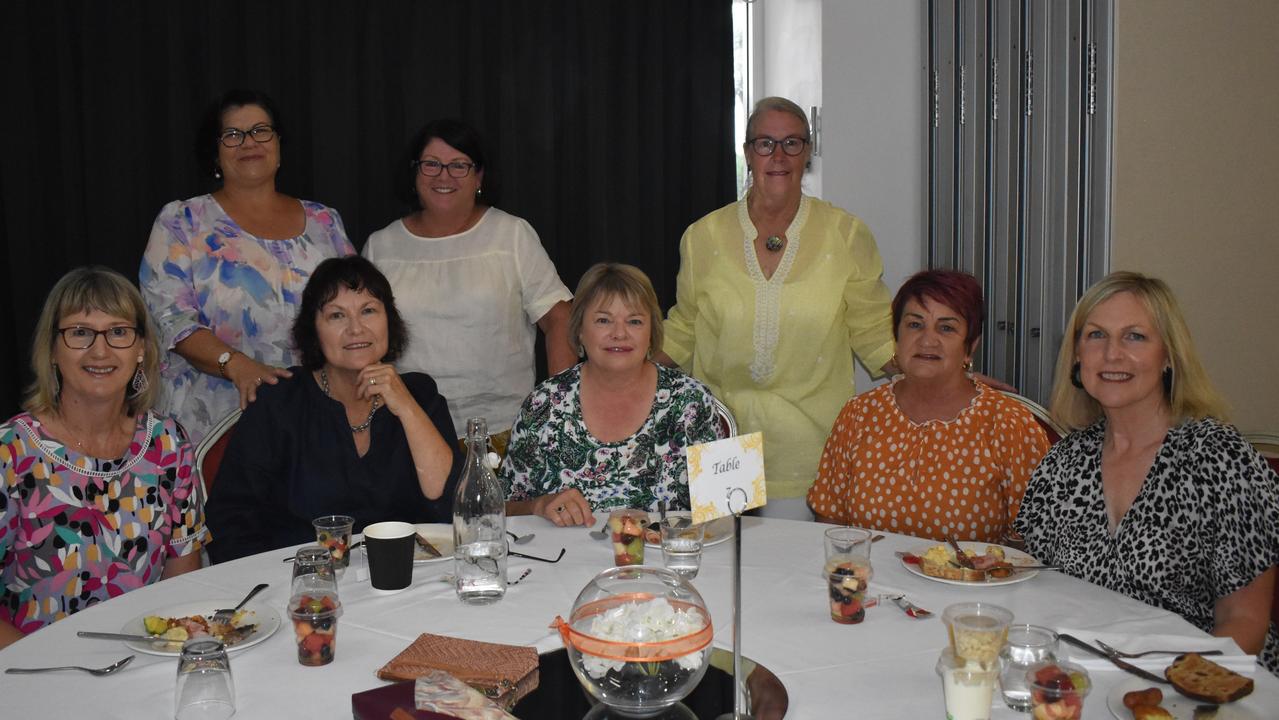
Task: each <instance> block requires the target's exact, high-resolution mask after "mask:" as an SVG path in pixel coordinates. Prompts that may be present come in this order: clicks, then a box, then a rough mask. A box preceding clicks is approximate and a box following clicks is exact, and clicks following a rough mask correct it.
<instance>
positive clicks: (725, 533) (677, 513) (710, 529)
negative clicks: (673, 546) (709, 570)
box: [644, 510, 733, 550]
mask: <svg viewBox="0 0 1279 720" xmlns="http://www.w3.org/2000/svg"><path fill="white" fill-rule="evenodd" d="M690 515H692V513H691V512H688V511H687V510H672V511H671V512H668V513H666V517H689V516H690ZM655 522H657V514H656V513H649V523H648V524H649V527H652V526H653V523H655ZM732 537H733V516H732V515H726V516H724V517H722V518H716V519H714V520H712V521H710V522H708V523H706V539H705V540H704V541H703V542H702V547H704V548H706V547H710V546H712V545H718V544H720V543H722V542H724V541H726V540H729V539H731V538H732ZM644 547H651V548H657V549H658V550H661V549H662V544H661V543H660V542H648V538H645V539H644Z"/></svg>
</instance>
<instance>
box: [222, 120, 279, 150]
mask: <svg viewBox="0 0 1279 720" xmlns="http://www.w3.org/2000/svg"><path fill="white" fill-rule="evenodd" d="M246 137H251V138H253V142H256V143H268V142H271V140H272V138H274V137H275V128H273V127H271V126H270V125H254V126H253V127H251V128H249V129H248V130H241V129H239V128H227V129H226V130H223V131H222V134H221V135H219V136H218V142H220V143H222V147H229V148H233V147H240V146H241V145H243V144H244V138H246Z"/></svg>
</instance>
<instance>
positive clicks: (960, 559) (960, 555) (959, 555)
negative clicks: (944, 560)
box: [946, 535, 977, 570]
mask: <svg viewBox="0 0 1279 720" xmlns="http://www.w3.org/2000/svg"><path fill="white" fill-rule="evenodd" d="M946 542H948V543H950V546H951V547H952V548H954V549H955V562H956V563H958V564H959V566H960V567H965V568H968V569H969V570H976V569H977V566H976V565H973V561H972V560H969V559H968V556H967V555H966V554H964V549H963V548H961V547H959V543H958V542H957V541H956V540H955V536H954V535H947V536H946Z"/></svg>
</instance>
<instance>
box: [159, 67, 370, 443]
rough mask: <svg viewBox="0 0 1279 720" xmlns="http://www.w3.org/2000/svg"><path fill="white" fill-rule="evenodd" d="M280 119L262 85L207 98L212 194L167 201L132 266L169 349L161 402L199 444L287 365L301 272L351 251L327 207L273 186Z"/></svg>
mask: <svg viewBox="0 0 1279 720" xmlns="http://www.w3.org/2000/svg"><path fill="white" fill-rule="evenodd" d="M282 130H283V127H282V124H281V121H280V116H279V113H278V112H277V111H276V109H275V104H274V103H273V102H272V101H271V99H270V98H268V97H267V96H265V95H263V94H261V93H257V92H252V91H246V90H232V91H231V92H228V93H227V94H226V95H225V96H223V98H222V100H221V101H220V102H219V103H217V104H216V105H215V106H214V107H213V108H211V109H210V111H209V113H208V116H207V117H206V118H205V121H204V123H203V125H202V127H201V130H200V133H199V135H198V136H197V137H198V139H197V148H198V150H199V152H200V153H201V156H202V157H203V158H204V159H205V161H206V162H207V163H208V169H209V171H210V172H211V173H212V175H213V177H214V178H216V179H219V180H221V181H222V187H221V189H219V190H217V191H216V192H214V193H213V194H211V195H201V196H199V197H194V198H191V199H190V200H177V201H174V202H171V203H169V204H168V205H165V206H164V208H163V209H162V210H161V211H160V215H159V216H158V217H157V218H156V220H155V226H154V227H153V228H152V230H151V239H150V241H149V242H148V243H147V249H146V253H145V254H144V255H143V258H142V267H141V268H140V270H139V272H138V279H139V283H140V285H141V286H142V293H143V295H144V296H145V298H146V301H147V306H148V307H149V308H150V310H151V314H152V316H153V317H154V318H155V321H156V324H157V325H158V326H159V330H160V343H161V346H162V347H163V348H165V349H166V350H168V351H170V352H169V353H168V357H167V359H166V362H165V364H164V367H163V370H162V378H161V381H162V384H163V390H164V397H163V398H162V400H161V403H162V407H161V409H162V410H164V411H165V412H167V413H169V414H172V415H174V416H175V417H177V418H178V419H179V420H180V421H181V422H182V424H183V426H185V427H186V429H187V431H188V432H189V433H190V435H191V440H192V442H194V443H198V442H199V441H200V440H201V439H202V438H203V437H204V436H205V435H206V434H207V433H208V431H209V429H210V428H211V427H213V426H214V425H216V424H217V423H218V421H220V420H221V419H222V418H223V417H225V416H226V415H227V414H228V413H230V412H231V411H232V410H235V409H236V408H239V409H241V410H242V409H244V408H245V406H246V405H247V404H248V403H250V402H253V400H255V399H256V397H257V388H258V387H259V386H260V385H261V384H262V383H267V384H271V385H274V384H275V383H276V382H277V381H278V379H279V378H282V377H289V371H288V370H287V369H286V368H289V367H291V366H293V365H296V364H297V361H298V358H297V353H296V352H295V351H294V350H293V348H292V347H291V346H290V341H289V329H290V327H291V326H292V324H293V318H294V317H295V316H296V315H297V307H298V302H299V298H300V297H301V295H302V288H303V287H305V286H306V281H307V278H309V277H310V275H311V271H312V270H314V269H315V266H317V265H319V264H320V263H321V262H323V261H324V260H325V259H327V258H331V257H340V256H343V255H351V254H354V252H355V249H354V248H353V247H351V242H350V241H349V240H347V237H346V231H345V230H343V228H342V220H341V218H339V217H338V214H337V212H336V211H335V210H332V209H330V208H327V207H325V206H323V205H321V204H319V203H314V202H307V201H299V200H297V199H296V198H292V197H289V196H288V195H285V194H283V193H280V192H278V191H277V190H276V189H275V176H276V172H277V171H278V170H279V168H280V140H281V137H282V135H281V133H282Z"/></svg>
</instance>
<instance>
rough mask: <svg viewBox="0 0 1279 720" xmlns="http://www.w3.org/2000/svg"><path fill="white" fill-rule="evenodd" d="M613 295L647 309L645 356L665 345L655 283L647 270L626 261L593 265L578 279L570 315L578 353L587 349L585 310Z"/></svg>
mask: <svg viewBox="0 0 1279 720" xmlns="http://www.w3.org/2000/svg"><path fill="white" fill-rule="evenodd" d="M614 297H620V298H622V301H623V302H625V303H626V304H627V305H629V306H631V307H632V308H635V309H638V310H640V311H642V312H645V313H648V323H649V331H648V352H647V354H646V357H650V358H651V357H652V356H653V353H654V352H657V351H658V350H660V349H661V347H662V338H663V332H662V308H661V306H660V305H658V304H657V293H656V292H654V291H653V283H652V282H650V281H649V279H648V276H647V275H645V274H644V271H643V270H640V269H639V268H637V267H635V266H634V265H625V264H623V263H598V264H596V265H593V266H592V267H591V269H590V270H587V271H586V273H585V274H583V275H582V279H581V281H579V282H578V283H577V292H575V293H573V311H572V312H571V313H569V316H568V339H569V342H570V343H572V344H573V349H574V350H575V351H577V354H578V356H579V357H581V356H582V355H583V354H584V353H585V352H586V350H585V348H583V347H582V322H583V321H584V319H585V318H586V313H587V312H588V311H589V310H592V309H594V308H595V306H596V305H598V304H600V303H602V302H604V301H606V300H609V299H612V298H614Z"/></svg>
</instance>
